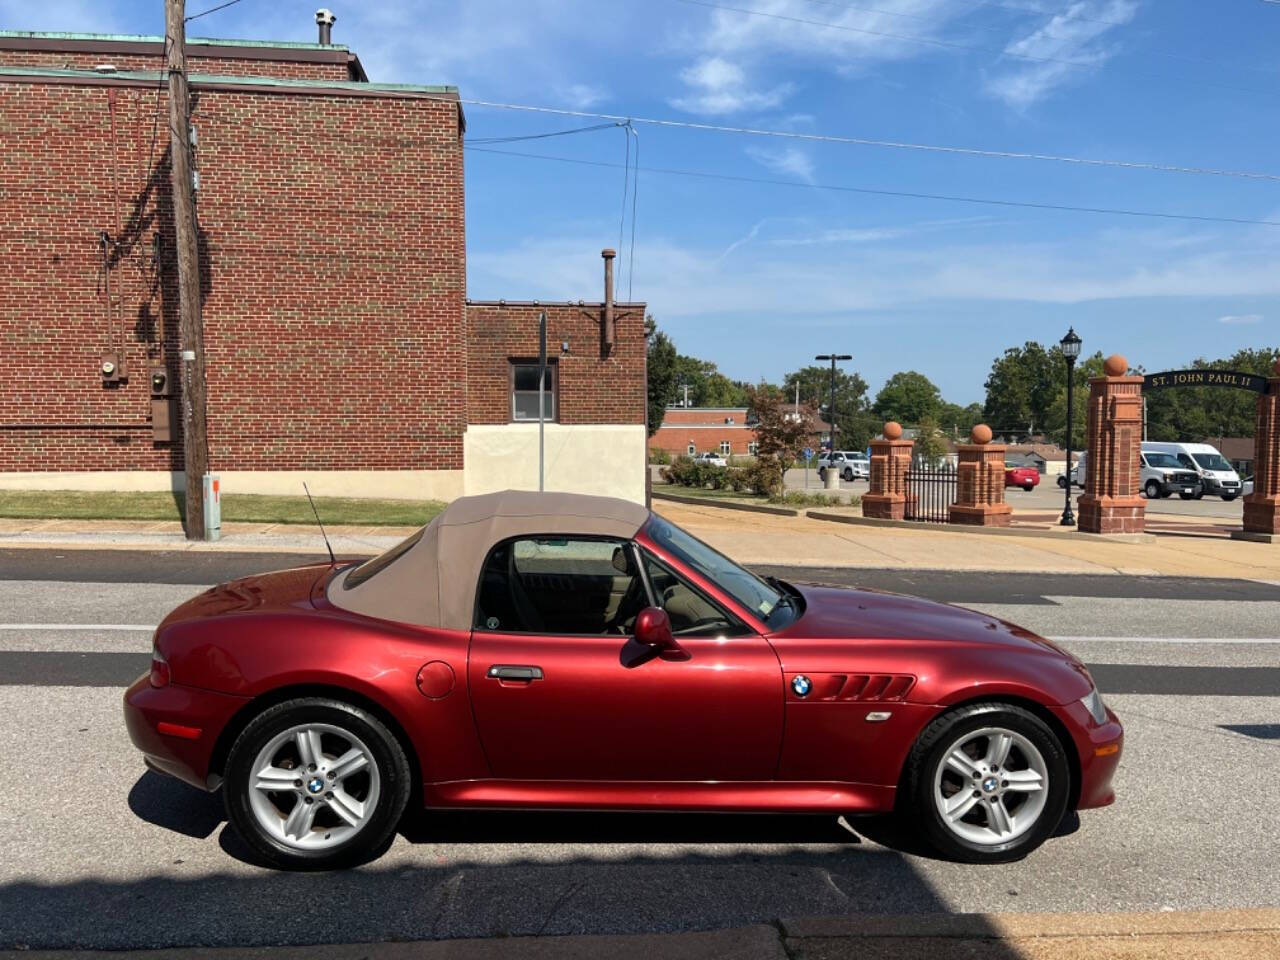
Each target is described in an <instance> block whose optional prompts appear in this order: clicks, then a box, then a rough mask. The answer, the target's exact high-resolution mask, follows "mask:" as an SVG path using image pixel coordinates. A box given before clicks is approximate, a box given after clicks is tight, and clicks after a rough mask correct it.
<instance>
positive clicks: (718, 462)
mask: <svg viewBox="0 0 1280 960" xmlns="http://www.w3.org/2000/svg"><path fill="white" fill-rule="evenodd" d="M693 460H694V462H695V463H704V464H706V465H707V466H710V467H727V466H728V465H729V461H727V460H726V459H725V458H724V457H723V456H721V455H720V454H718V453H712V452H711V451H710V450H708V451H707V452H706V453H700V454H698V455H697V456H696V457H694V458H693Z"/></svg>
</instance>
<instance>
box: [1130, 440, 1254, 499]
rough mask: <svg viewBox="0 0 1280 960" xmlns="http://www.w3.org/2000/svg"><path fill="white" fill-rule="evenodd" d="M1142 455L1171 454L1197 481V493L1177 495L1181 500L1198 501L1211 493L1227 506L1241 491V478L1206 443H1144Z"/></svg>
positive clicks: (1221, 456)
mask: <svg viewBox="0 0 1280 960" xmlns="http://www.w3.org/2000/svg"><path fill="white" fill-rule="evenodd" d="M1142 452H1143V453H1167V454H1170V455H1171V456H1173V457H1174V458H1176V459H1177V461H1178V464H1179V465H1180V466H1181V467H1182V468H1183V469H1185V470H1189V471H1191V472H1193V473H1195V474H1196V475H1197V476H1198V477H1199V478H1200V490H1199V491H1197V492H1195V493H1182V494H1180V496H1181V497H1182V499H1184V500H1191V499H1192V498H1194V499H1196V500H1199V499H1200V498H1201V497H1203V496H1204V495H1205V494H1206V493H1211V494H1213V495H1214V496H1216V497H1221V498H1222V499H1223V500H1225V501H1227V502H1230V501H1232V500H1234V499H1235V498H1236V497H1238V496H1240V492H1241V490H1242V489H1243V488H1244V484H1243V482H1242V481H1241V479H1240V475H1239V474H1238V473H1236V472H1235V470H1234V469H1233V468H1232V466H1231V462H1230V461H1229V460H1227V458H1226V457H1224V456H1223V455H1222V454H1221V453H1219V452H1218V449H1217V447H1213V446H1210V445H1209V444H1207V443H1157V442H1144V443H1143V444H1142Z"/></svg>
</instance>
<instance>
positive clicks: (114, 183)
mask: <svg viewBox="0 0 1280 960" xmlns="http://www.w3.org/2000/svg"><path fill="white" fill-rule="evenodd" d="M107 112H108V113H109V114H110V115H111V211H112V213H111V217H112V222H111V225H112V226H113V227H115V228H116V230H117V231H119V230H120V156H119V151H118V150H117V141H116V90H115V87H108V88H107ZM111 250H112V251H113V252H114V253H115V255H116V259H117V260H118V259H119V253H120V235H119V233H115V234H114V235H113V237H112V240H111ZM106 264H107V302H108V304H110V303H111V301H113V300H114V301H115V309H114V310H110V308H109V309H108V312H109V313H112V314H114V316H115V324H116V328H117V332H118V334H119V337H120V357H119V367H118V369H119V377H120V379H121V380H127V379H129V361H128V358H127V356H126V354H125V333H124V317H123V315H122V314H121V310H122V309H123V305H122V304H121V300H122V297H121V296H120V292H119V290H117V291H116V292H115V293H114V294H113V293H112V282H111V275H112V273H113V272H115V273H119V270H115V271H113V270H112V269H111V256H110V255H108V256H107V258H106ZM116 266H119V264H118V263H117V264H116ZM116 286H117V287H118V286H119V282H118V281H117V283H116Z"/></svg>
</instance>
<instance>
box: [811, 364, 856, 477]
mask: <svg viewBox="0 0 1280 960" xmlns="http://www.w3.org/2000/svg"><path fill="white" fill-rule="evenodd" d="M813 359H815V360H830V361H831V408H830V409H829V410H828V411H827V413H828V414H830V416H831V452H832V454H834V453H835V452H836V361H837V360H852V359H853V356H852V355H851V354H848V353H820V354H818V356H816V357H814V358H813Z"/></svg>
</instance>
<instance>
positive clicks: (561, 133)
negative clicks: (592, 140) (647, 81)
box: [468, 123, 626, 143]
mask: <svg viewBox="0 0 1280 960" xmlns="http://www.w3.org/2000/svg"><path fill="white" fill-rule="evenodd" d="M622 126H626V124H622V123H597V124H593V125H592V126H589V127H574V128H573V129H572V130H554V131H552V132H550V133H529V134H525V135H523V136H515V137H472V138H471V140H470V141H468V142H469V143H515V142H517V141H519V140H546V139H548V138H550V137H567V136H569V135H570V134H574V133H591V132H592V131H595V130H612V129H613V128H614V127H622Z"/></svg>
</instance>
